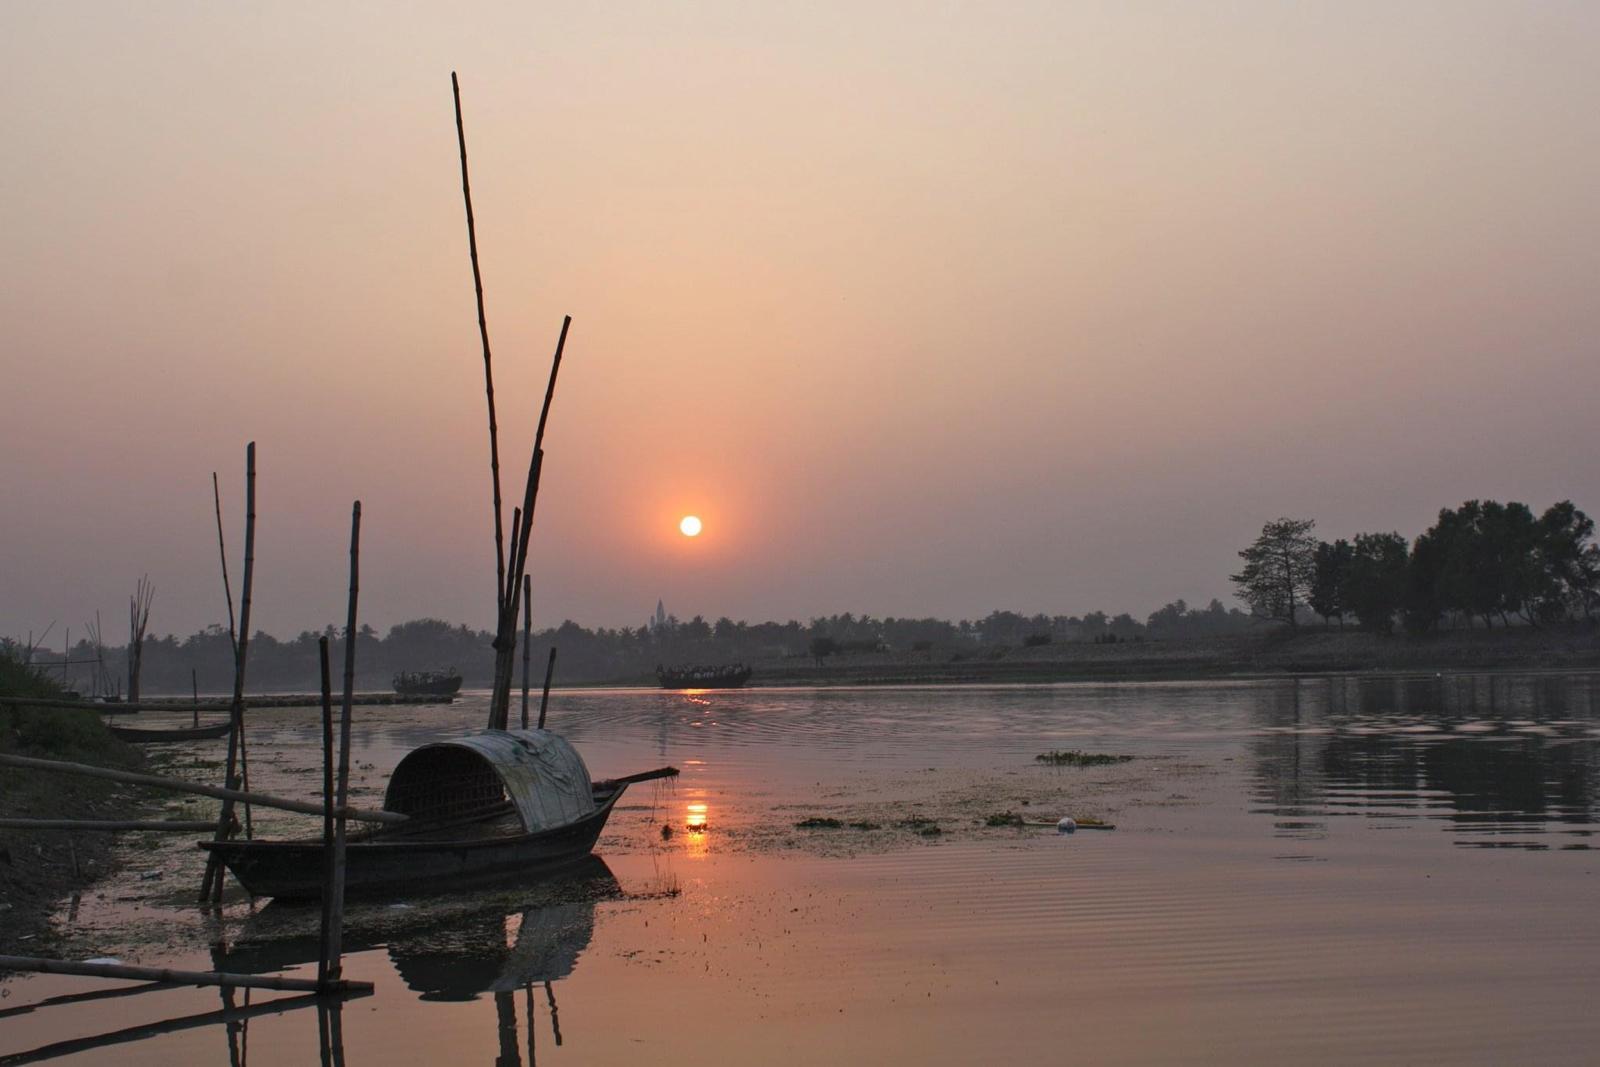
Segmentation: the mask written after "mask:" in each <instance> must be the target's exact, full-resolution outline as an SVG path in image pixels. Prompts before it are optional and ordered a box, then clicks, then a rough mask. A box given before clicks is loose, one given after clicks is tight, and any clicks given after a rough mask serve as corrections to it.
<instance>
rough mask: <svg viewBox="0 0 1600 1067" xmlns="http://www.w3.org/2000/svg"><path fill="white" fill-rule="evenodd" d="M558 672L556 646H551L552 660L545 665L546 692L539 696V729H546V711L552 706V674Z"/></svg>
mask: <svg viewBox="0 0 1600 1067" xmlns="http://www.w3.org/2000/svg"><path fill="white" fill-rule="evenodd" d="M555 672H556V646H555V645H551V646H550V660H549V662H547V663H546V664H545V665H544V692H543V693H542V694H540V696H539V729H541V730H543V729H544V713H545V712H546V711H547V710H548V709H549V707H550V676H551V675H553V674H555Z"/></svg>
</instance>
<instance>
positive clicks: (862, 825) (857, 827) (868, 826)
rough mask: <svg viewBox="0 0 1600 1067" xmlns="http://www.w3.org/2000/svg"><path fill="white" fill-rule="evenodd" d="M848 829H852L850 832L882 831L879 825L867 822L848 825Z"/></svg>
mask: <svg viewBox="0 0 1600 1067" xmlns="http://www.w3.org/2000/svg"><path fill="white" fill-rule="evenodd" d="M850 829H852V830H881V829H883V827H882V826H881V825H880V824H879V823H875V822H867V821H866V820H862V821H861V822H853V823H851V824H850Z"/></svg>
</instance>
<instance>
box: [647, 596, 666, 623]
mask: <svg viewBox="0 0 1600 1067" xmlns="http://www.w3.org/2000/svg"><path fill="white" fill-rule="evenodd" d="M649 625H650V629H651V630H652V631H655V630H664V629H666V626H667V608H666V605H664V604H662V603H661V601H660V600H659V599H658V600H657V601H656V617H655V618H653V619H651V620H650V624H649Z"/></svg>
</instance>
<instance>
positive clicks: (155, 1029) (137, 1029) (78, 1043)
mask: <svg viewBox="0 0 1600 1067" xmlns="http://www.w3.org/2000/svg"><path fill="white" fill-rule="evenodd" d="M140 988H149V987H140ZM160 988H170V987H167V986H162V987H160ZM367 992H368V990H355V989H350V990H346V995H351V994H359V995H362V996H365V995H366V994H367ZM326 999H327V998H325V997H320V996H318V995H316V994H315V993H308V994H306V995H304V996H298V997H277V998H275V999H273V1000H269V1001H266V1002H265V1003H262V1004H256V1005H253V1006H252V1005H248V1004H247V1005H246V1006H245V1007H243V1008H234V1007H225V1008H222V1009H221V1010H219V1011H208V1012H203V1013H201V1014H198V1015H185V1016H182V1017H181V1018H177V1019H163V1020H162V1021H160V1022H156V1023H149V1024H146V1025H144V1026H130V1027H127V1028H126V1029H122V1030H113V1031H112V1032H110V1033H108V1034H96V1035H94V1036H93V1037H74V1038H68V1039H67V1040H65V1041H57V1042H55V1043H53V1044H49V1045H43V1046H41V1047H39V1048H36V1049H31V1050H29V1051H27V1052H15V1053H11V1054H10V1055H6V1056H0V1067H22V1065H23V1064H25V1063H44V1062H46V1061H48V1060H55V1059H60V1058H61V1057H63V1056H69V1055H74V1054H77V1053H81V1052H89V1051H91V1050H94V1049H102V1048H108V1047H110V1046H112V1045H122V1044H127V1043H129V1042H132V1041H146V1040H149V1039H150V1038H152V1037H157V1036H159V1035H161V1034H173V1033H179V1032H181V1031H184V1030H195V1029H199V1028H201V1027H208V1026H215V1025H217V1024H218V1023H226V1024H229V1025H230V1026H231V1025H232V1024H236V1023H240V1022H243V1021H244V1020H246V1019H253V1018H256V1017H258V1016H264V1015H281V1014H283V1013H284V1012H286V1011H293V1010H294V1009H296V1008H309V1007H313V1006H316V1005H321V1004H323V1003H325V1002H326ZM335 1003H337V1002H335Z"/></svg>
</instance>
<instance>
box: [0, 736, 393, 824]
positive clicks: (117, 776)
mask: <svg viewBox="0 0 1600 1067" xmlns="http://www.w3.org/2000/svg"><path fill="white" fill-rule="evenodd" d="M0 767H24V768H27V769H29V770H36V771H54V772H57V773H60V774H75V775H79V776H81V777H84V778H104V779H105V780H107V781H110V782H123V783H125V784H127V785H147V786H151V787H152V788H155V789H171V790H174V791H175V792H179V793H195V794H197V795H199V796H203V797H216V798H217V799H218V800H229V801H240V802H242V801H246V800H248V801H249V802H250V803H252V804H259V805H261V806H262V807H263V808H277V809H278V810H279V811H293V812H298V813H300V814H302V815H321V814H322V805H321V804H314V803H312V802H311V801H308V800H293V799H291V798H289V797H277V796H272V795H271V794H269V793H245V792H241V791H240V790H238V789H227V788H224V787H223V786H220V785H207V784H206V783H205V782H189V781H185V780H184V779H182V778H167V777H165V776H163V775H159V774H140V773H138V772H136V771H120V770H117V769H115V768H112V767H94V766H91V765H90V764H87V763H69V762H67V761H65V760H49V759H37V758H35V757H33V756H15V755H12V754H11V753H9V752H0ZM340 811H341V812H342V813H343V815H344V817H345V818H347V819H354V820H356V821H357V822H377V823H402V822H405V821H406V816H404V815H402V814H400V813H399V812H397V811H370V810H367V809H365V808H349V807H341V808H340ZM208 825H210V824H208Z"/></svg>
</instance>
